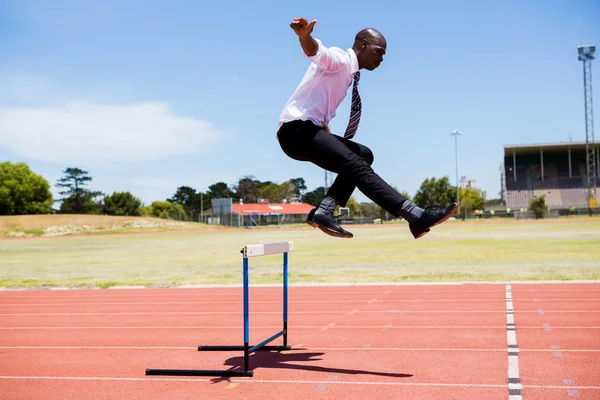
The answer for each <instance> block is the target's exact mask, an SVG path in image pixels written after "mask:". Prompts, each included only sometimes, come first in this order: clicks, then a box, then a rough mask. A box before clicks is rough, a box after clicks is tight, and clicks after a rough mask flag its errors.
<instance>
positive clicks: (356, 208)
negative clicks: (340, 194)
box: [346, 197, 361, 217]
mask: <svg viewBox="0 0 600 400" xmlns="http://www.w3.org/2000/svg"><path fill="white" fill-rule="evenodd" d="M346 207H348V208H349V209H350V216H351V217H358V216H360V214H361V207H360V204H358V202H357V201H356V199H355V198H354V197H350V198H349V199H348V202H347V203H346Z"/></svg>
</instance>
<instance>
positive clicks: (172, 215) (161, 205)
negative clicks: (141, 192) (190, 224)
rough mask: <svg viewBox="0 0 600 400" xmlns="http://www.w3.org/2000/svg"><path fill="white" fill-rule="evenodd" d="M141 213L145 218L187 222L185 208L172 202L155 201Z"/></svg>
mask: <svg viewBox="0 0 600 400" xmlns="http://www.w3.org/2000/svg"><path fill="white" fill-rule="evenodd" d="M140 211H141V214H142V215H143V216H145V217H155V218H164V219H177V220H183V221H185V220H187V215H186V213H185V208H184V207H183V206H182V205H181V204H173V203H171V202H170V201H154V202H152V204H151V205H149V206H146V207H143V208H142V209H141V210H140Z"/></svg>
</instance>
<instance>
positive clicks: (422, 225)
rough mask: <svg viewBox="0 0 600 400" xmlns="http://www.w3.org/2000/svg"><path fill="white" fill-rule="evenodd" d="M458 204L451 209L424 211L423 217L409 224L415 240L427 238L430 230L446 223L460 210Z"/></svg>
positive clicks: (453, 204) (450, 207)
mask: <svg viewBox="0 0 600 400" xmlns="http://www.w3.org/2000/svg"><path fill="white" fill-rule="evenodd" d="M458 206H459V204H458V203H452V204H451V205H450V206H449V207H446V208H444V209H443V210H429V209H425V210H423V213H422V214H421V217H420V218H419V219H418V220H416V221H413V222H411V223H409V224H408V226H409V228H410V232H411V233H412V234H413V236H414V238H415V239H418V238H420V237H422V236H425V235H426V234H427V232H429V231H430V228H433V227H434V226H436V225H439V224H441V223H442V222H444V221H446V220H447V219H448V218H450V217H451V216H452V214H454V213H455V212H456V210H458Z"/></svg>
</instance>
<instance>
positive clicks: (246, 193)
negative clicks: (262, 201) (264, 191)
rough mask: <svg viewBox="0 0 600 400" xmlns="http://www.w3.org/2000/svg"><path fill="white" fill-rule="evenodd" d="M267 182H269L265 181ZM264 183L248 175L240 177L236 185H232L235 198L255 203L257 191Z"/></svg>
mask: <svg viewBox="0 0 600 400" xmlns="http://www.w3.org/2000/svg"><path fill="white" fill-rule="evenodd" d="M266 184H269V183H266ZM261 186H264V184H263V183H262V182H261V181H259V180H256V179H254V177H253V176H251V175H248V176H244V177H242V178H240V180H239V181H238V183H237V185H235V186H234V187H233V189H234V190H235V198H236V199H238V200H242V201H243V202H244V203H256V202H257V201H258V197H259V196H258V191H259V190H260V188H261Z"/></svg>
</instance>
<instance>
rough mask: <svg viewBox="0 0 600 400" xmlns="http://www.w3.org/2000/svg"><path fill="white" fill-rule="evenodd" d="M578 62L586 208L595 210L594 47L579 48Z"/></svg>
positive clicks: (590, 210)
mask: <svg viewBox="0 0 600 400" xmlns="http://www.w3.org/2000/svg"><path fill="white" fill-rule="evenodd" d="M577 52H578V54H579V55H578V57H577V59H578V60H579V61H583V96H584V107H585V152H586V157H585V158H586V167H587V178H588V187H587V189H588V196H587V197H588V208H589V213H590V215H592V209H593V208H596V207H597V205H596V157H595V151H594V150H595V149H594V147H595V143H594V107H593V105H592V60H593V59H595V57H594V55H595V53H596V46H579V47H578V48H577Z"/></svg>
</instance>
